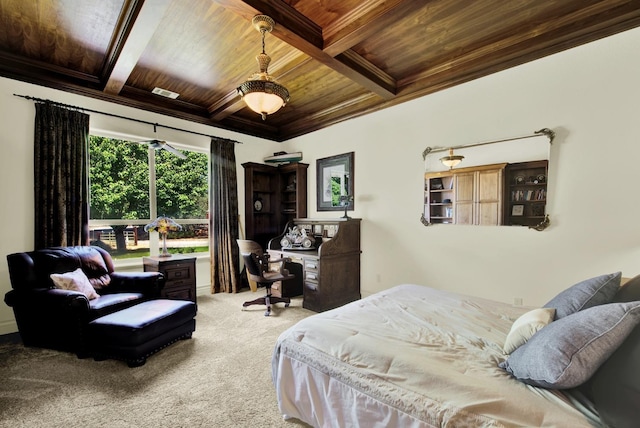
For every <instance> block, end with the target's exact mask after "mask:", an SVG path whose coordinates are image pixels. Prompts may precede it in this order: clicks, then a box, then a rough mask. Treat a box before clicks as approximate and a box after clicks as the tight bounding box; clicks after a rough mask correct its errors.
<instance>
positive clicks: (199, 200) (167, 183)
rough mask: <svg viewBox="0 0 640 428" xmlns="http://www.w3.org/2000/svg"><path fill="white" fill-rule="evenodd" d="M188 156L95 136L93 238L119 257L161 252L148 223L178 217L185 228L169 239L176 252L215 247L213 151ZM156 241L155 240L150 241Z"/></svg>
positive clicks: (91, 157)
mask: <svg viewBox="0 0 640 428" xmlns="http://www.w3.org/2000/svg"><path fill="white" fill-rule="evenodd" d="M181 152H182V153H183V154H184V155H185V156H186V159H181V158H179V157H178V156H176V155H174V154H173V153H170V152H168V151H166V150H154V149H153V148H151V147H149V145H147V144H140V143H134V142H129V141H123V140H118V139H113V138H107V137H101V136H95V135H91V136H90V137H89V163H90V168H89V180H90V220H89V228H90V240H91V245H97V246H101V247H103V248H105V249H106V250H107V251H109V253H111V255H112V257H113V258H114V259H124V258H131V257H143V256H148V255H150V254H157V251H151V247H154V250H155V249H157V248H158V246H159V245H161V243H160V242H158V238H157V234H156V236H154V234H149V233H148V232H145V230H144V226H145V225H147V224H149V223H150V222H151V221H153V220H154V219H155V218H156V217H157V216H159V215H163V216H167V217H171V218H173V219H174V220H175V221H176V222H177V223H179V224H180V225H181V226H182V231H180V232H171V233H170V234H169V236H168V237H167V247H168V249H169V252H170V253H198V252H208V251H209V230H208V209H209V190H208V183H209V179H208V163H209V162H208V155H207V154H206V153H199V152H195V151H187V150H181ZM150 243H151V244H150Z"/></svg>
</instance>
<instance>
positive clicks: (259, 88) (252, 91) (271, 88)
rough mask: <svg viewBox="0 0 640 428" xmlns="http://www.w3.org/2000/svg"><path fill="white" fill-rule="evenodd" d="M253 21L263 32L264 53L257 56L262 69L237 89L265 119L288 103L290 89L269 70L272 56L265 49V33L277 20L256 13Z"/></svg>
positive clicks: (247, 102)
mask: <svg viewBox="0 0 640 428" xmlns="http://www.w3.org/2000/svg"><path fill="white" fill-rule="evenodd" d="M251 23H252V24H253V26H254V28H255V29H256V30H258V31H259V32H260V34H262V53H260V54H258V55H257V56H256V61H258V66H259V67H260V71H259V72H258V73H255V74H253V75H252V76H251V77H250V78H249V79H248V80H247V81H246V82H244V83H243V84H242V85H240V86H238V88H237V90H238V94H239V95H240V96H241V97H242V99H243V100H244V102H245V103H246V104H247V106H248V107H249V108H250V109H251V110H253V111H255V112H256V113H258V114H259V115H261V116H262V120H265V119H266V118H267V115H268V114H273V113H275V112H277V111H278V110H280V108H281V107H284V106H285V105H286V104H287V102H288V101H289V91H288V90H287V88H285V87H284V86H282V85H281V84H279V83H278V82H276V81H275V79H274V78H273V77H271V76H269V73H268V72H267V68H268V67H269V63H270V62H271V57H270V56H269V55H267V54H266V53H265V51H264V35H265V34H266V33H270V32H271V31H272V30H273V27H274V26H275V25H276V23H275V21H274V20H273V19H271V18H270V17H268V16H266V15H256V16H254V17H253V20H252V21H251Z"/></svg>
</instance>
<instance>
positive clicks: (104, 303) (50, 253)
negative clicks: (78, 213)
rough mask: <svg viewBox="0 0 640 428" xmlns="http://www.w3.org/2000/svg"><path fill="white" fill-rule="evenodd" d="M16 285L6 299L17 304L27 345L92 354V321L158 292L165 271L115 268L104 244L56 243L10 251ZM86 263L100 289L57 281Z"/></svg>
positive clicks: (89, 277) (19, 326) (10, 265)
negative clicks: (91, 295) (91, 293)
mask: <svg viewBox="0 0 640 428" xmlns="http://www.w3.org/2000/svg"><path fill="white" fill-rule="evenodd" d="M7 262H8V264H9V277H10V280H11V287H12V290H10V291H9V292H7V293H6V295H5V298H4V301H5V303H6V304H7V305H8V306H10V307H12V308H13V312H14V315H15V318H16V322H17V324H18V330H19V332H20V337H21V338H22V342H23V344H24V345H25V346H35V347H41V348H50V349H57V350H62V351H68V352H75V353H76V354H77V355H78V357H86V356H88V355H87V354H86V352H87V341H86V340H85V332H86V327H87V324H88V323H89V322H90V321H92V320H94V319H96V318H99V317H101V316H104V315H107V314H111V313H113V312H116V311H119V310H121V309H125V308H128V307H131V306H133V305H135V304H138V303H141V302H143V301H145V300H149V299H153V298H157V297H159V295H160V290H161V288H162V286H163V285H164V277H163V275H162V274H161V273H159V272H130V273H129V272H128V273H123V272H115V271H114V266H113V260H112V259H111V256H110V255H109V253H108V252H107V251H105V250H103V249H102V248H99V247H89V246H76V247H56V248H47V249H42V250H35V251H31V252H23V253H14V254H9V255H8V256H7ZM78 268H81V269H82V271H83V272H84V274H85V275H86V276H87V278H88V279H89V282H90V283H91V285H92V286H93V288H94V289H95V291H96V292H97V293H98V294H99V295H100V297H99V298H97V299H93V300H89V299H88V298H87V296H85V294H83V293H81V292H79V291H71V290H63V289H58V288H55V287H54V284H53V281H52V280H51V278H50V275H51V274H52V273H66V272H72V271H74V270H76V269H78Z"/></svg>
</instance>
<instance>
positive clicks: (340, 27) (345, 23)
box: [322, 0, 430, 57]
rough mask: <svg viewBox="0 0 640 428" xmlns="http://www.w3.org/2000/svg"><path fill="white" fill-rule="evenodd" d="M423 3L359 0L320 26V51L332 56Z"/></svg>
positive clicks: (398, 0) (413, 10)
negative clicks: (325, 24) (344, 13)
mask: <svg viewBox="0 0 640 428" xmlns="http://www.w3.org/2000/svg"><path fill="white" fill-rule="evenodd" d="M427 1H430V0H427ZM424 5H425V1H424V0H421V1H416V0H393V1H388V0H376V1H371V0H369V1H366V2H362V4H361V6H360V7H358V8H357V9H354V10H353V11H351V13H348V14H346V15H344V16H342V17H341V18H340V19H337V20H336V21H335V22H333V23H332V24H331V25H329V26H328V27H326V28H324V29H323V31H322V34H323V36H324V51H325V52H326V53H328V54H329V55H331V56H333V57H335V56H338V55H339V54H341V53H343V52H345V51H347V50H349V49H351V48H352V47H353V46H355V45H357V44H358V43H360V42H361V41H363V40H365V39H367V38H368V37H370V36H372V35H374V34H378V33H380V32H381V31H382V30H384V29H385V28H387V27H389V26H390V25H391V24H393V23H395V22H397V21H398V20H400V19H402V18H404V17H405V16H407V15H409V14H411V13H413V12H415V11H417V10H420V9H422V8H424Z"/></svg>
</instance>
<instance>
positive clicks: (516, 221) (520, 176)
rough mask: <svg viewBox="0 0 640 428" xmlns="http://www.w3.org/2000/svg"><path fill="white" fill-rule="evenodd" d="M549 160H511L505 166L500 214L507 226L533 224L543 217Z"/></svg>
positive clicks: (542, 219)
mask: <svg viewBox="0 0 640 428" xmlns="http://www.w3.org/2000/svg"><path fill="white" fill-rule="evenodd" d="M548 165H549V161H548V160H539V161H532V162H520V163H513V164H509V165H508V166H507V170H506V179H505V182H506V186H505V195H504V198H505V201H507V203H505V205H504V218H505V224H507V225H511V226H535V225H537V224H540V223H541V222H543V221H544V219H545V215H546V213H545V210H546V204H547V169H548Z"/></svg>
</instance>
